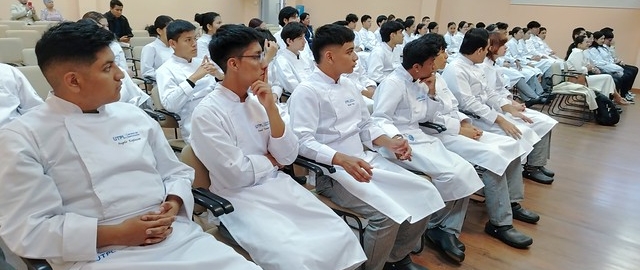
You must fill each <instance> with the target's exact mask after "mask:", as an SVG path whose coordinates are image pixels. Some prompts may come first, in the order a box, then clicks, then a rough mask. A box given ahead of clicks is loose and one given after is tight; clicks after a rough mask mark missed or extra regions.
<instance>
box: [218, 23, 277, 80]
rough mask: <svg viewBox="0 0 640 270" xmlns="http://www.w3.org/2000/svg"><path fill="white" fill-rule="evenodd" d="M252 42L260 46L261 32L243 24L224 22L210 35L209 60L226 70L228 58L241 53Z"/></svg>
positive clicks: (262, 39)
mask: <svg viewBox="0 0 640 270" xmlns="http://www.w3.org/2000/svg"><path fill="white" fill-rule="evenodd" d="M254 42H257V43H258V44H261V46H262V44H263V43H264V36H263V34H260V32H258V31H257V30H256V29H253V28H251V27H247V26H244V25H237V24H225V25H223V26H221V27H220V29H218V31H217V32H216V33H215V34H214V35H213V36H212V37H211V42H210V43H209V54H210V55H211V60H212V61H213V62H215V63H216V64H218V66H219V67H220V68H221V69H222V71H223V72H227V61H228V60H229V58H232V57H238V56H240V55H242V54H243V53H244V51H246V50H247V48H248V47H249V46H250V45H251V44H253V43H254Z"/></svg>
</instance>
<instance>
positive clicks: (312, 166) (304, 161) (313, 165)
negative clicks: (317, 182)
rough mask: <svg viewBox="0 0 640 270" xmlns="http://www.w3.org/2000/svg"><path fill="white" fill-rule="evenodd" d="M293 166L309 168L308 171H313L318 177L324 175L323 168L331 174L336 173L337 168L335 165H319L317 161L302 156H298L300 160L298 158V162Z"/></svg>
mask: <svg viewBox="0 0 640 270" xmlns="http://www.w3.org/2000/svg"><path fill="white" fill-rule="evenodd" d="M293 164H296V165H299V166H301V167H303V168H307V169H308V170H310V171H313V172H314V173H315V174H316V176H322V175H324V171H323V170H322V168H325V169H326V170H327V171H329V173H335V172H336V167H334V166H333V165H327V164H322V163H318V162H316V161H315V160H311V159H308V158H306V157H302V156H298V158H296V161H294V162H293Z"/></svg>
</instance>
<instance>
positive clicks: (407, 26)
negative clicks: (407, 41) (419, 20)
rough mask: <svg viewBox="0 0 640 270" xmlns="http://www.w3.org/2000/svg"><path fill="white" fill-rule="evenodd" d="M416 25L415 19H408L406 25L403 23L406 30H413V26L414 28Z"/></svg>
mask: <svg viewBox="0 0 640 270" xmlns="http://www.w3.org/2000/svg"><path fill="white" fill-rule="evenodd" d="M415 23H416V21H415V20H414V19H408V20H406V21H404V23H403V26H404V29H405V30H406V29H408V28H411V26H413V25H414V24H415ZM409 34H411V33H409Z"/></svg>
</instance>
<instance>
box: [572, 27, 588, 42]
mask: <svg viewBox="0 0 640 270" xmlns="http://www.w3.org/2000/svg"><path fill="white" fill-rule="evenodd" d="M582 31H586V30H585V29H584V27H576V28H574V29H573V31H571V39H573V37H575V36H577V35H579V34H580V33H581V32H582Z"/></svg>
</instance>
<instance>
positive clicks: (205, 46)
mask: <svg viewBox="0 0 640 270" xmlns="http://www.w3.org/2000/svg"><path fill="white" fill-rule="evenodd" d="M193 20H194V21H196V22H197V23H198V24H200V27H202V36H200V37H199V38H198V41H197V43H198V55H197V57H198V58H200V59H203V58H204V57H205V56H207V57H209V42H210V41H211V36H213V34H215V33H216V31H218V28H220V26H221V25H222V17H220V14H218V13H215V12H207V13H203V14H200V13H196V15H195V16H194V19H193Z"/></svg>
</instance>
